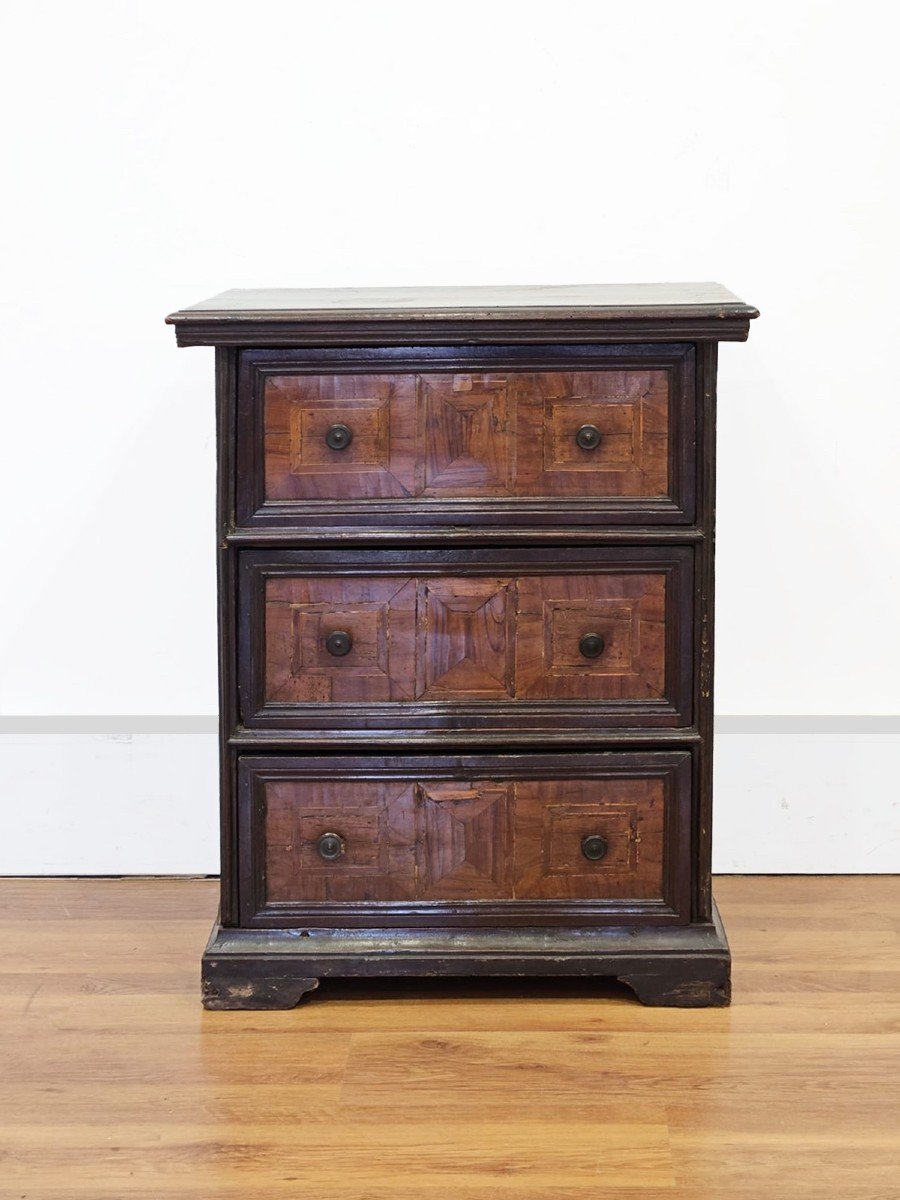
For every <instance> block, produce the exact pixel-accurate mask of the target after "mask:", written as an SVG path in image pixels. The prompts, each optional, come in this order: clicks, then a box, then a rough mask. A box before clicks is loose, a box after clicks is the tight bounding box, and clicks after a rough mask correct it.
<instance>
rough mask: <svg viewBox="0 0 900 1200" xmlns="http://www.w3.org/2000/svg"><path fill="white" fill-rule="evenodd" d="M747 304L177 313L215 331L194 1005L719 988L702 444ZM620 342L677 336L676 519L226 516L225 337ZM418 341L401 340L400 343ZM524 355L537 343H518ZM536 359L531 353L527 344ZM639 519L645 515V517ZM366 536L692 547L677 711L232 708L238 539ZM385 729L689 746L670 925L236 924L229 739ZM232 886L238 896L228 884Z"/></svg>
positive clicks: (233, 742)
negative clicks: (396, 713) (676, 902)
mask: <svg viewBox="0 0 900 1200" xmlns="http://www.w3.org/2000/svg"><path fill="white" fill-rule="evenodd" d="M756 315H757V313H756V310H753V309H750V308H749V307H747V306H742V307H741V311H737V309H735V311H733V312H732V311H728V312H724V311H723V312H722V313H720V314H716V315H712V314H710V313H709V312H708V311H705V310H704V311H702V312H701V311H699V310H698V311H697V312H691V311H689V310H688V308H687V307H686V306H680V305H675V306H673V307H672V310H671V311H670V312H669V311H666V312H663V311H662V310H654V312H653V314H652V316H647V315H644V316H642V315H641V313H640V311H635V312H624V311H623V312H622V313H621V314H619V315H618V316H617V317H616V318H615V319H609V317H604V318H603V319H587V318H586V319H579V318H574V317H568V318H565V319H563V318H560V319H558V320H557V319H553V318H552V317H551V318H548V317H547V316H546V315H544V316H542V317H541V318H540V319H533V320H529V319H517V320H514V321H511V320H503V319H496V320H478V321H475V320H449V319H448V320H432V321H428V322H421V321H415V320H408V321H402V320H397V321H391V322H379V321H370V320H366V319H363V318H359V319H354V320H352V321H348V320H336V321H333V322H332V321H308V320H303V321H298V320H291V321H278V320H272V319H271V317H270V316H269V315H267V314H260V315H259V317H255V316H253V315H252V314H251V315H245V316H243V317H242V318H241V319H230V318H228V317H223V316H222V314H221V313H219V314H215V315H212V314H204V315H202V316H200V317H195V315H193V314H184V315H183V316H182V315H180V314H179V315H178V316H177V319H175V320H174V323H175V324H176V325H177V336H178V341H179V344H180V345H214V346H215V347H216V398H217V430H218V446H219V449H218V470H217V477H218V484H217V495H218V504H217V514H218V516H217V522H218V530H217V539H218V540H217V546H218V550H217V557H218V578H219V605H218V617H219V659H220V684H219V691H220V749H221V754H220V762H221V858H222V877H221V908H220V915H219V922H218V923H217V924H216V926H215V927H214V929H213V934H212V937H211V939H210V943H209V945H208V947H207V951H206V953H205V955H204V960H203V980H204V984H203V986H204V1003H205V1004H206V1006H207V1007H209V1008H242V1007H244V1008H247V1007H249V1008H263V1007H282V1008H283V1007H290V1006H291V1005H293V1004H295V1003H296V1002H297V1000H298V999H299V998H300V996H301V995H302V994H303V993H304V992H306V991H308V990H310V989H311V988H313V987H316V986H317V984H318V981H319V979H323V978H331V977H340V976H364V977H380V976H389V977H392V976H396V975H410V976H416V975H479V974H492V975H509V976H517V975H573V976H576V975H598V976H603V975H612V976H617V977H618V978H620V979H623V980H625V981H626V982H627V983H628V984H629V985H630V986H632V987H633V988H634V989H635V990H636V991H637V993H638V995H639V996H640V998H641V999H642V1000H643V1001H644V1002H645V1003H650V1004H675V1005H680V1006H694V1005H707V1004H725V1003H728V999H729V963H730V957H729V952H728V946H727V942H726V940H725V936H724V932H723V930H722V927H721V923H720V922H719V920H718V916H717V914H716V911H715V905H714V904H713V901H712V896H711V890H710V866H711V861H710V859H711V818H712V713H713V710H712V676H713V611H712V605H713V579H714V512H715V510H714V491H715V473H714V450H715V410H716V362H717V343H718V342H719V341H722V340H735V341H742V340H744V339H745V338H746V336H747V333H748V330H749V321H750V319H752V318H753V317H755V316H756ZM631 342H635V343H637V342H641V343H659V344H662V345H671V344H672V343H679V342H680V343H685V344H690V346H691V347H692V348H693V351H694V362H695V372H694V379H693V395H694V398H695V405H696V407H695V420H696V426H695V441H696V454H695V457H694V492H695V512H694V520H693V522H692V523H691V524H675V525H664V524H662V523H654V525H652V526H651V525H646V526H640V525H635V526H620V527H618V528H617V527H616V526H614V525H613V524H611V523H607V524H606V525H605V526H604V527H602V528H598V527H593V526H591V525H582V526H576V525H573V524H569V523H564V522H558V523H557V522H554V521H551V520H550V518H549V515H548V518H547V520H548V523H547V524H546V525H544V524H537V523H535V524H533V525H523V526H521V527H519V528H496V529H490V528H476V527H470V528H463V527H460V526H452V525H435V526H433V527H418V528H417V527H414V526H410V525H405V526H396V525H390V526H388V525H378V524H377V523H376V524H363V523H360V524H358V525H356V526H348V525H337V526H334V525H329V524H325V523H323V524H321V525H317V526H315V527H313V526H310V527H308V528H305V527H299V526H294V527H293V528H281V527H275V528H273V527H270V526H266V527H262V526H259V525H256V524H254V525H253V526H252V527H247V526H239V525H238V521H237V509H236V484H237V481H238V480H239V478H241V479H245V478H246V474H245V470H246V469H245V468H239V465H238V463H237V461H236V445H237V433H238V428H237V426H238V422H237V406H238V367H239V350H240V349H246V348H248V347H254V346H258V347H263V348H267V349H273V348H274V347H278V346H284V347H289V348H292V349H297V348H299V347H302V346H310V347H319V348H321V347H327V346H335V347H341V348H343V349H345V350H347V351H348V352H349V353H351V354H357V353H358V348H359V347H362V346H376V347H397V348H398V350H399V348H402V347H420V348H425V349H427V348H428V347H438V348H446V347H449V346H463V347H477V348H478V349H473V350H472V351H471V354H472V355H473V356H476V357H477V355H478V354H479V353H489V351H490V349H491V347H506V348H507V350H508V348H509V347H511V346H516V345H527V346H557V347H559V346H564V345H566V344H569V345H574V346H585V345H586V346H589V347H591V348H594V349H595V348H596V347H597V346H599V345H604V344H608V345H612V346H616V347H619V348H620V349H621V347H622V345H623V344H625V343H631ZM417 355H418V351H417V352H416V356H417ZM535 356H536V357H537V355H535ZM542 361H543V360H542ZM654 522H656V518H655V517H654ZM325 542H327V543H328V544H329V545H332V546H337V545H339V546H343V547H347V546H352V547H360V548H363V549H366V548H376V547H388V546H395V547H397V546H405V547H413V546H420V545H426V546H435V545H442V546H448V547H458V548H463V547H467V546H477V545H490V546H492V547H498V548H501V547H504V546H515V545H517V544H521V543H528V544H530V545H532V546H537V545H540V546H541V547H543V548H547V547H554V546H567V547H571V546H573V545H578V544H582V545H583V544H587V545H590V546H597V547H600V546H615V545H624V546H629V547H631V548H632V549H633V550H634V552H635V553H638V552H639V551H640V549H641V547H643V546H644V545H646V544H648V543H651V544H656V545H658V546H677V545H682V546H686V547H687V546H690V547H693V550H694V597H693V643H694V646H693V656H694V657H693V664H694V672H693V676H694V678H693V723H692V724H691V725H690V726H685V727H683V728H657V729H652V728H640V727H637V728H635V727H622V728H617V729H611V728H604V729H595V728H583V729H581V728H574V729H573V728H567V727H558V728H556V729H555V730H554V731H553V733H552V735H550V736H548V734H547V732H546V731H545V730H528V729H518V730H508V729H470V730H467V731H461V730H457V729H454V728H444V729H437V728H433V729H423V730H418V729H405V730H390V731H388V730H372V729H362V728H356V729H352V728H351V729H343V728H338V729H333V728H332V729H298V728H294V729H276V728H265V729H253V728H247V727H246V726H244V725H242V724H241V722H240V715H239V709H238V689H237V634H236V625H237V614H238V595H237V590H238V584H237V576H238V570H237V566H238V558H239V554H240V551H241V548H242V547H254V548H256V549H257V550H259V549H262V548H265V547H266V546H277V547H279V548H287V547H291V546H303V545H308V544H310V543H313V544H315V545H322V544H324V543H325ZM373 746H377V747H378V748H379V750H380V749H381V748H383V747H386V746H390V747H395V748H398V749H399V748H401V747H402V749H403V751H404V753H406V754H414V753H416V752H419V751H421V750H424V749H426V748H427V749H429V750H432V751H439V752H440V753H452V752H454V751H459V752H461V753H472V751H473V747H477V748H478V749H480V750H481V749H483V750H494V751H502V752H506V751H519V750H522V751H534V750H536V749H540V750H542V751H545V750H547V749H550V748H553V749H559V748H560V747H566V749H567V750H571V751H578V752H586V751H596V750H598V749H607V748H615V747H619V748H623V749H624V748H627V749H635V748H637V747H640V748H642V749H647V750H650V749H654V748H655V749H657V750H670V749H678V748H683V749H687V750H689V751H690V754H691V757H692V760H693V772H692V796H691V812H690V841H691V852H690V858H691V861H692V882H691V888H690V905H691V913H690V916H691V922H690V924H689V925H682V926H671V925H670V926H658V927H657V926H656V925H654V926H652V927H640V926H634V927H627V926H626V927H619V928H608V929H606V928H603V929H599V928H595V929H591V930H584V929H576V928H573V929H559V930H558V931H556V932H555V934H554V938H553V941H552V944H548V942H547V938H546V930H543V931H542V930H539V929H538V930H535V929H532V928H530V927H525V926H522V927H518V928H510V929H503V928H493V929H491V928H482V929H469V930H458V931H456V932H455V933H453V935H452V937H451V936H450V931H449V930H447V931H445V932H442V930H441V929H434V930H430V929H421V930H418V931H412V930H411V931H408V932H407V933H404V932H403V931H401V930H398V929H391V930H387V931H386V930H370V929H356V930H347V929H329V930H324V929H322V930H316V931H314V932H313V933H311V935H310V936H309V937H308V938H307V937H298V936H297V930H296V929H281V930H276V929H260V928H243V929H242V928H240V927H239V926H240V912H241V906H242V899H243V898H242V884H241V880H240V875H239V862H238V845H239V838H238V801H237V768H238V762H239V760H240V756H241V755H242V754H245V753H254V754H261V753H262V754H264V755H272V754H274V753H277V752H282V751H283V752H285V753H292V754H304V753H305V754H308V753H310V752H313V753H315V752H321V751H323V750H325V751H330V750H338V751H339V752H340V753H341V754H345V755H346V754H353V753H365V752H366V751H369V752H370V753H371V751H372V748H373ZM244 902H245V903H246V901H244Z"/></svg>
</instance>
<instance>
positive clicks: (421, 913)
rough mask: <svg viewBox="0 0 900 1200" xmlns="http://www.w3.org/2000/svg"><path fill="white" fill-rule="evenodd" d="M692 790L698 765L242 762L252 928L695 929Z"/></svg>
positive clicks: (537, 759)
mask: <svg viewBox="0 0 900 1200" xmlns="http://www.w3.org/2000/svg"><path fill="white" fill-rule="evenodd" d="M690 778H691V775H690V754H689V753H688V752H686V751H675V752H672V751H666V752H658V753H643V754H631V753H625V752H614V753H607V754H595V755H583V756H571V755H566V756H563V755H541V756H537V755H535V756H516V757H512V756H500V757H496V758H488V757H480V758H473V759H460V758H427V759H421V760H417V759H412V758H407V759H377V760H373V759H349V758H348V759H305V758H304V759H301V758H292V757H290V756H287V755H285V756H280V757H272V758H256V757H253V758H243V759H242V760H241V762H240V770H239V780H240V792H241V796H240V806H241V814H242V835H241V856H242V859H243V863H242V865H243V870H242V881H243V882H242V894H243V895H244V897H245V898H246V902H245V904H244V905H243V919H244V920H245V921H250V922H253V921H259V920H260V919H261V920H262V921H263V923H269V924H284V923H291V922H290V920H288V918H290V917H291V916H293V917H294V918H296V923H300V924H303V923H306V924H312V925H315V924H323V925H354V924H355V925H378V924H386V923H387V924H390V923H395V924H396V923H400V922H401V921H402V923H405V924H410V923H413V924H422V923H425V924H439V923H448V922H447V912H448V910H449V909H451V908H452V911H453V914H454V917H455V919H454V921H452V922H450V923H453V924H471V923H480V922H490V923H494V922H496V921H498V920H501V919H508V918H513V917H517V918H518V921H517V923H526V918H527V923H535V922H537V923H541V920H542V919H549V920H551V921H552V920H555V919H557V918H558V919H564V918H565V915H566V913H568V912H570V911H571V910H572V907H573V905H574V906H575V907H576V908H578V907H579V906H580V907H581V908H582V909H584V908H585V906H587V908H589V909H590V910H591V911H597V912H600V911H603V910H609V911H612V912H615V911H616V910H619V911H627V912H629V913H638V914H640V913H641V912H642V911H644V912H648V911H650V910H652V911H653V912H655V913H656V914H657V915H659V914H660V913H661V912H663V911H664V910H668V912H669V914H670V916H676V915H680V916H682V917H686V915H687V913H686V911H685V910H686V908H687V896H688V887H687V885H688V882H689V878H688V869H687V842H688V830H689V822H690V799H691V787H690ZM410 918H414V919H410Z"/></svg>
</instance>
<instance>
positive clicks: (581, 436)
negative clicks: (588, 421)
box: [575, 425, 602, 450]
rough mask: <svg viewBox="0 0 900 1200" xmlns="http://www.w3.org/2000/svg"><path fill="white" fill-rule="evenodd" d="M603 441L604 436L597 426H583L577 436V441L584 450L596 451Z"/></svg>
mask: <svg viewBox="0 0 900 1200" xmlns="http://www.w3.org/2000/svg"><path fill="white" fill-rule="evenodd" d="M601 439H602V434H601V433H600V430H599V429H598V428H597V426H596V425H582V426H581V428H580V429H579V430H578V432H577V433H576V434H575V441H576V443H577V444H578V445H579V446H580V447H581V449H582V450H596V449H597V447H598V446H599V445H600V442H601Z"/></svg>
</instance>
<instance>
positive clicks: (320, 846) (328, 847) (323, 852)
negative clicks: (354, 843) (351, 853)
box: [316, 833, 347, 862]
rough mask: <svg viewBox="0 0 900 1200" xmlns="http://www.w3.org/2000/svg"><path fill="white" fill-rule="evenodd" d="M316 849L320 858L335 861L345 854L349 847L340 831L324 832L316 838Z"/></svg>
mask: <svg viewBox="0 0 900 1200" xmlns="http://www.w3.org/2000/svg"><path fill="white" fill-rule="evenodd" d="M316 849H317V850H318V852H319V857H320V858H324V859H325V861H326V862H334V860H335V859H336V858H340V857H341V856H342V855H343V853H344V851H345V850H346V849H347V847H346V846H345V845H344V839H343V838H342V837H341V835H340V834H339V833H323V834H322V835H321V837H319V838H317V839H316Z"/></svg>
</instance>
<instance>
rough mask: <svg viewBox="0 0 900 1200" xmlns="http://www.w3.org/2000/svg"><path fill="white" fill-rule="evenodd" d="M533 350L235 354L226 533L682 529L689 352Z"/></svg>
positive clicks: (689, 467)
mask: <svg viewBox="0 0 900 1200" xmlns="http://www.w3.org/2000/svg"><path fill="white" fill-rule="evenodd" d="M534 353H535V352H534V350H533V349H531V350H530V351H529V352H528V353H525V352H523V351H521V350H519V351H516V350H515V349H507V350H506V351H503V350H502V349H499V350H498V348H478V349H476V350H471V349H469V350H466V348H456V349H455V350H453V351H446V352H445V354H444V355H443V357H444V358H448V359H449V361H454V362H455V363H456V367H455V368H449V367H448V368H446V369H441V370H436V369H435V367H436V365H439V364H440V363H441V359H442V354H441V352H440V351H439V350H437V349H435V350H434V351H433V352H432V353H431V354H430V355H429V357H428V359H427V360H426V361H424V362H422V361H421V360H420V361H418V362H416V361H415V360H414V361H412V362H404V361H403V360H402V359H399V358H398V356H397V353H396V352H394V353H391V352H389V351H380V352H378V351H370V352H368V353H367V354H366V356H365V358H364V359H363V360H361V361H358V362H356V363H355V362H354V359H353V357H352V355H350V356H348V353H347V352H346V351H344V352H331V353H330V354H329V352H328V351H316V352H312V351H309V352H302V351H294V352H286V351H245V352H244V353H243V355H242V368H241V374H240V380H241V382H240V403H239V430H238V454H239V471H238V519H239V522H240V523H241V524H250V525H252V524H254V523H257V524H258V523H264V524H269V523H275V524H281V525H288V526H289V525H291V524H298V523H303V524H304V525H305V524H306V523H307V519H310V520H312V521H313V523H315V521H316V520H320V521H321V522H323V523H325V524H328V525H334V524H340V523H341V522H342V521H361V520H362V521H365V520H368V521H370V522H371V523H373V524H379V518H380V517H383V516H384V515H387V514H390V515H393V516H395V517H396V518H397V519H398V520H401V521H403V522H404V523H406V522H409V523H412V524H426V525H427V524H433V523H438V524H439V523H442V522H443V523H445V524H446V523H448V522H449V523H453V524H459V523H462V524H476V525H483V524H487V525H490V524H498V523H499V524H506V523H507V522H509V521H510V520H512V521H513V522H516V521H529V522H530V521H532V520H533V519H534V517H535V515H536V514H537V513H539V512H540V513H543V514H544V516H543V518H542V519H544V520H547V521H550V522H552V521H554V520H555V521H557V522H559V521H560V520H561V519H563V514H564V513H569V514H571V518H572V519H575V520H578V521H582V522H587V523H590V522H591V521H596V520H604V521H612V522H616V521H655V520H663V521H665V520H676V521H677V520H683V521H689V520H691V519H692V516H693V475H694V461H693V454H694V450H693V448H694V421H693V405H694V395H693V349H692V348H691V347H687V346H661V347H654V346H650V347H632V348H630V349H628V350H625V349H623V348H616V347H612V348H593V350H590V349H589V350H588V351H585V350H584V349H583V348H582V349H578V350H577V351H576V350H574V349H571V348H570V351H569V353H568V354H567V353H565V352H564V351H563V350H559V349H557V350H556V351H552V348H551V351H548V352H547V353H542V355H541V357H540V359H539V361H540V364H541V365H540V369H538V367H537V366H536V365H534V364H533V362H532V365H530V366H529V365H528V363H529V355H530V358H531V359H532V360H533V358H534ZM378 367H380V368H381V369H376V368H378ZM476 500H477V501H478V502H479V503H474V501H476ZM566 519H568V518H566Z"/></svg>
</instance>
